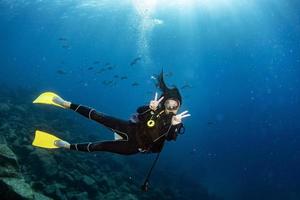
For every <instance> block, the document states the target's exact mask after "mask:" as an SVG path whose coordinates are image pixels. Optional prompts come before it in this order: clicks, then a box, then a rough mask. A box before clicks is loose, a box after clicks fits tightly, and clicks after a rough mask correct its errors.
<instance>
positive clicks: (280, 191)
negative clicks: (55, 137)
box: [0, 0, 300, 200]
mask: <svg viewBox="0 0 300 200" xmlns="http://www.w3.org/2000/svg"><path fill="white" fill-rule="evenodd" d="M299 13H300V3H299V2H298V1H296V0H294V1H292V0H277V1H271V0H260V1H259V0H240V1H238V0H211V1H206V0H198V1H197V0H186V1H184V0H175V1H172V2H169V1H165V0H163V1H157V0H132V1H129V0H123V1H121V0H114V1H107V0H99V1H97V0H86V1H84V0H74V1H61V0H53V1H42V0H32V1H29V0H0V25H1V31H0V41H1V43H0V44H1V48H0V64H1V68H0V77H1V80H0V81H1V83H3V84H4V85H7V86H8V87H12V88H14V87H15V88H18V87H22V88H26V89H30V90H33V91H35V93H34V94H31V95H32V97H34V96H37V95H38V94H39V93H40V92H43V91H48V90H50V91H55V92H57V93H59V94H60V95H62V96H63V97H65V98H66V99H70V100H72V101H75V102H78V103H81V104H85V105H90V106H92V107H94V108H96V109H98V110H100V111H103V112H105V113H109V114H111V115H113V116H117V117H120V118H124V119H127V118H129V116H130V115H131V114H132V113H134V112H135V109H136V108H137V107H138V106H140V105H144V104H146V103H148V102H149V101H150V100H151V99H152V98H153V97H154V94H155V92H156V91H158V90H157V89H156V88H155V84H154V80H153V79H152V78H151V77H152V76H153V75H155V74H158V73H160V71H161V70H162V68H163V69H164V72H165V79H166V82H167V83H168V84H169V85H176V86H177V87H178V88H180V90H181V93H182V96H183V105H182V108H181V111H184V110H188V111H189V112H190V113H191V115H192V116H191V117H189V118H186V119H184V124H185V127H186V133H185V134H184V135H182V136H180V137H179V138H178V140H177V141H176V142H170V143H168V144H166V145H165V148H164V151H163V153H162V155H161V158H160V161H159V164H158V165H157V166H156V170H157V171H158V172H160V173H161V174H164V173H168V174H171V175H172V176H174V177H185V178H186V179H188V180H189V181H190V182H188V183H185V184H182V185H181V186H180V187H182V188H189V187H194V185H193V184H194V183H199V184H201V185H204V186H205V188H207V190H208V191H209V192H210V193H212V194H215V195H216V196H218V197H220V198H222V199H245V200H247V199H249V200H250V199H251V200H252V199H272V200H273V199H291V200H294V199H300V192H299V191H300V170H299V164H300V158H299V157H300V136H299V133H300V124H299V119H300V110H299V105H300V102H299V96H300V93H299V92H300V54H299V51H300V36H299V33H300V16H299ZM77 121H78V120H77ZM82 123H83V124H86V125H87V126H89V125H88V123H89V122H86V121H83V122H82ZM91 126H92V125H91ZM95 126H96V125H95ZM91 128H94V127H91ZM66 129H67V127H66ZM87 134H89V133H87ZM138 159H139V161H140V162H143V159H142V158H140V157H139V158H138ZM149 163H150V162H149ZM153 176H154V177H153V182H157V181H159V180H160V177H155V174H154V175H153ZM189 183H190V184H189ZM177 189H178V188H177ZM195 199H198V198H197V197H196V196H195Z"/></svg>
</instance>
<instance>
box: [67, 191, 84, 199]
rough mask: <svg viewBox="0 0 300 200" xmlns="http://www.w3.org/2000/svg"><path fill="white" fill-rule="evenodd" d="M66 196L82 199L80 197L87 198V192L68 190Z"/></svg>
mask: <svg viewBox="0 0 300 200" xmlns="http://www.w3.org/2000/svg"><path fill="white" fill-rule="evenodd" d="M67 198H68V199H72V200H82V199H89V198H88V193H87V192H80V193H78V192H68V193H67Z"/></svg>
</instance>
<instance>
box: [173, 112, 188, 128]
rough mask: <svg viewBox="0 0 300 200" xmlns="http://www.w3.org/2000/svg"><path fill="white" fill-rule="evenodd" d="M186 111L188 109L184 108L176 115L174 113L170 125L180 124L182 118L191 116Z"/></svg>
mask: <svg viewBox="0 0 300 200" xmlns="http://www.w3.org/2000/svg"><path fill="white" fill-rule="evenodd" d="M188 112H189V111H187V110H186V111H184V112H182V113H180V114H178V115H174V116H173V117H172V125H177V124H180V123H181V121H182V119H183V118H185V117H189V116H191V114H188Z"/></svg>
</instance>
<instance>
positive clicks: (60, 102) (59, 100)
mask: <svg viewBox="0 0 300 200" xmlns="http://www.w3.org/2000/svg"><path fill="white" fill-rule="evenodd" d="M52 101H53V102H54V103H56V104H58V105H61V106H63V107H65V108H70V107H71V102H69V101H65V100H64V99H63V98H61V97H53V99H52Z"/></svg>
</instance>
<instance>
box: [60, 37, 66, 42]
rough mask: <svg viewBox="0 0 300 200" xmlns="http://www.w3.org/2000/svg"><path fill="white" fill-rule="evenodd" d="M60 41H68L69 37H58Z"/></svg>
mask: <svg viewBox="0 0 300 200" xmlns="http://www.w3.org/2000/svg"><path fill="white" fill-rule="evenodd" d="M58 40H59V41H67V40H68V39H67V38H64V37H60V38H58Z"/></svg>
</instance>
